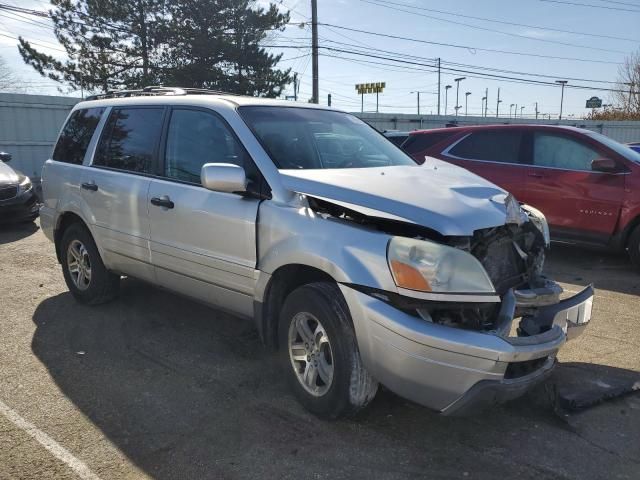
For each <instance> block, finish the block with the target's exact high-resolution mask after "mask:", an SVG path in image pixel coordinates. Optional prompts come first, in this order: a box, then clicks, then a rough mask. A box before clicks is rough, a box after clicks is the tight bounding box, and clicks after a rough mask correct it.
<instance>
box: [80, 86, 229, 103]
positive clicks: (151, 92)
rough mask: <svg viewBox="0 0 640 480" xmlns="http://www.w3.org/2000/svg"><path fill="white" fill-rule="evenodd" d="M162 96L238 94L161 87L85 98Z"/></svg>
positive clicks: (112, 91)
mask: <svg viewBox="0 0 640 480" xmlns="http://www.w3.org/2000/svg"><path fill="white" fill-rule="evenodd" d="M162 95H170V96H173V95H237V94H236V93H231V92H223V91H221V90H211V89H208V88H190V87H186V88H183V87H163V86H159V85H157V86H156V85H154V86H148V87H144V88H142V89H138V90H109V91H108V92H107V93H97V94H95V95H89V96H88V97H86V98H85V100H86V101H89V100H103V99H106V98H126V97H152V96H162Z"/></svg>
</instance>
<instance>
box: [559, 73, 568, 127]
mask: <svg viewBox="0 0 640 480" xmlns="http://www.w3.org/2000/svg"><path fill="white" fill-rule="evenodd" d="M556 83H559V84H560V85H562V93H561V94H560V117H559V118H558V120H562V104H563V103H564V86H565V85H566V84H567V83H569V82H568V81H567V80H556Z"/></svg>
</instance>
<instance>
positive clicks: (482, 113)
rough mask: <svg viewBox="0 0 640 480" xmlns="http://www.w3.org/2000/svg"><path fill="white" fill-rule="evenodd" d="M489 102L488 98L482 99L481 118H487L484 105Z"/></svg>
mask: <svg viewBox="0 0 640 480" xmlns="http://www.w3.org/2000/svg"><path fill="white" fill-rule="evenodd" d="M486 100H487V97H482V106H481V107H480V116H482V117H485V116H486V115H485V113H484V112H485V110H484V104H485V102H486Z"/></svg>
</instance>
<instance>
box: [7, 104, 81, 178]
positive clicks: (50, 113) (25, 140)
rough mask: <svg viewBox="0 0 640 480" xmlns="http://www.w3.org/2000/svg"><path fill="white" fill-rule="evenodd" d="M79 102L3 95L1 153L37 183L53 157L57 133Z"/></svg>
mask: <svg viewBox="0 0 640 480" xmlns="http://www.w3.org/2000/svg"><path fill="white" fill-rule="evenodd" d="M78 100H79V99H78V98H72V97H54V96H49V95H22V94H14V93H0V151H5V152H8V153H10V154H11V155H12V156H13V159H12V161H11V165H12V166H13V167H15V168H17V169H18V170H20V171H22V172H23V173H25V174H26V175H29V176H30V177H32V178H34V179H38V178H40V171H41V170H42V165H43V163H44V161H45V160H46V159H47V158H49V157H50V156H51V150H52V149H53V144H54V143H55V141H56V138H57V136H58V132H59V131H60V128H61V127H62V124H63V123H64V120H65V118H66V117H67V115H68V114H69V111H70V110H71V108H72V107H73V106H74V105H75V104H76V103H77V102H78Z"/></svg>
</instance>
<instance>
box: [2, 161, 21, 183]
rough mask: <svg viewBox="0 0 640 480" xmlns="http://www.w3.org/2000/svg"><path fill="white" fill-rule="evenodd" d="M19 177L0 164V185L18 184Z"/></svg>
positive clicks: (4, 164)
mask: <svg viewBox="0 0 640 480" xmlns="http://www.w3.org/2000/svg"><path fill="white" fill-rule="evenodd" d="M18 177H19V175H18V174H17V173H16V172H15V171H14V170H13V168H11V167H10V166H9V165H7V164H6V163H4V162H0V185H6V184H8V183H18V181H19V178H18Z"/></svg>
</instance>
